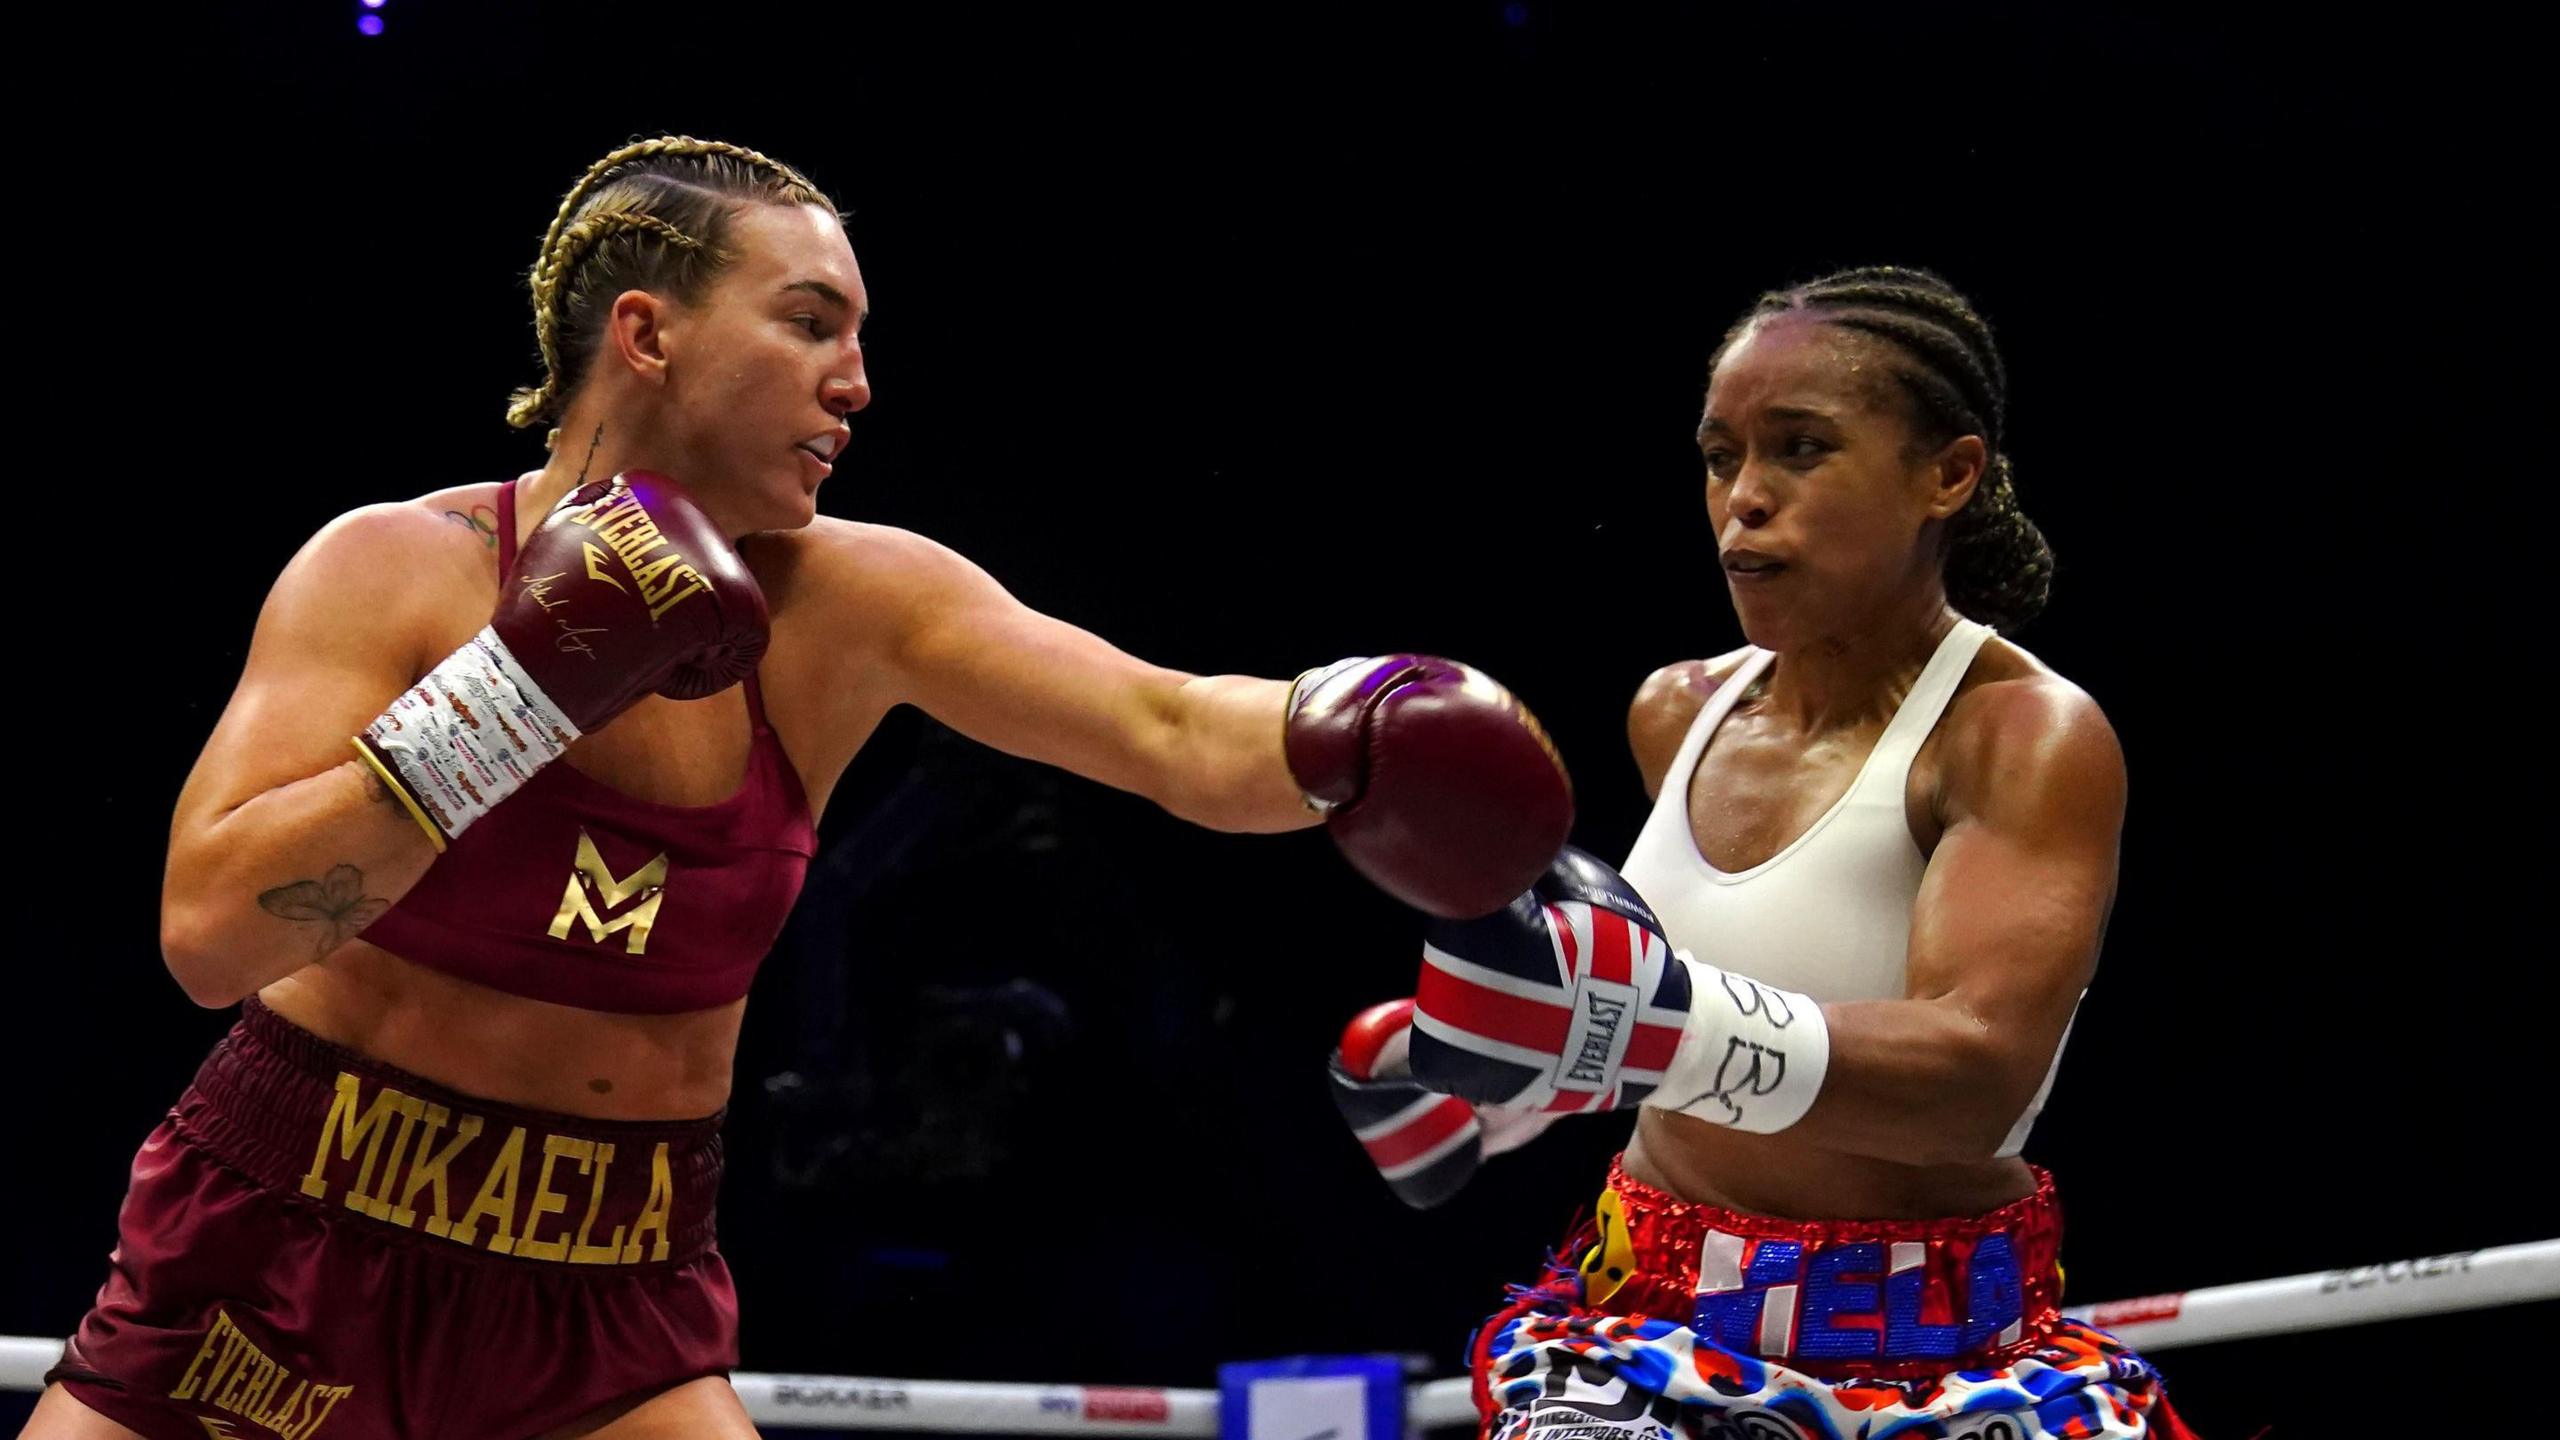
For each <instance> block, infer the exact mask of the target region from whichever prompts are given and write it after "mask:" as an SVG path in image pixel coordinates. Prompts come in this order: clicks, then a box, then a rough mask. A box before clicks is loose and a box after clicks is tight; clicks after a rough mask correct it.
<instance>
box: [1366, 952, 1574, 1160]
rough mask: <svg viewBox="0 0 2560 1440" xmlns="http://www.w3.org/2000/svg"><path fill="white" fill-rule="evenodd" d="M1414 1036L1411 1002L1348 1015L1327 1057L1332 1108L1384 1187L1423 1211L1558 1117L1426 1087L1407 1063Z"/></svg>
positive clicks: (1540, 1110) (1535, 1135)
mask: <svg viewBox="0 0 2560 1440" xmlns="http://www.w3.org/2000/svg"><path fill="white" fill-rule="evenodd" d="M1412 1038H1413V1002H1412V1001H1411V1000H1389V1001H1387V1002H1386V1003H1384V1004H1382V1005H1372V1006H1370V1007H1369V1008H1368V1009H1366V1010H1363V1011H1361V1012H1360V1013H1359V1014H1358V1015H1355V1016H1353V1017H1352V1019H1351V1023H1350V1024H1349V1025H1346V1026H1344V1027H1343V1031H1342V1044H1341V1046H1340V1047H1339V1048H1338V1049H1336V1050H1335V1051H1334V1052H1333V1063H1332V1065H1331V1066H1330V1069H1331V1071H1332V1075H1333V1103H1334V1107H1335V1108H1336V1109H1338V1110H1340V1111H1341V1112H1342V1118H1343V1121H1344V1123H1346V1124H1348V1125H1349V1126H1350V1127H1351V1134H1352V1137H1353V1138H1355V1139H1357V1140H1358V1141H1359V1142H1360V1145H1361V1148H1362V1149H1364V1150H1366V1151H1368V1152H1369V1160H1370V1163H1372V1164H1374V1165H1376V1166H1377V1167H1378V1173H1379V1174H1380V1175H1383V1176H1385V1177H1386V1181H1387V1188H1389V1189H1391V1190H1393V1191H1395V1193H1396V1198H1397V1199H1399V1200H1402V1201H1403V1202H1404V1203H1406V1204H1407V1205H1410V1206H1412V1207H1413V1208H1414V1209H1416V1210H1428V1209H1430V1208H1431V1207H1433V1206H1435V1205H1438V1204H1440V1203H1441V1202H1442V1201H1445V1200H1447V1199H1448V1198H1449V1197H1450V1196H1452V1195H1455V1194H1457V1193H1458V1191H1459V1189H1460V1188H1461V1187H1463V1186H1464V1185H1465V1184H1466V1183H1467V1181H1468V1179H1469V1178H1470V1177H1472V1176H1473V1175H1474V1174H1475V1173H1476V1167H1477V1166H1479V1165H1482V1164H1483V1163H1484V1162H1485V1161H1486V1160H1488V1159H1490V1158H1492V1157H1493V1156H1496V1155H1500V1154H1502V1153H1503V1152H1505V1151H1507V1150H1516V1149H1518V1148H1519V1147H1520V1146H1523V1145H1526V1144H1528V1143H1529V1142H1530V1141H1531V1140H1533V1139H1535V1138H1537V1136H1538V1135H1539V1133H1540V1132H1542V1131H1544V1130H1545V1129H1546V1128H1547V1127H1548V1126H1549V1125H1552V1124H1554V1123H1555V1122H1556V1120H1557V1119H1558V1117H1559V1114H1560V1112H1557V1111H1551V1110H1546V1109H1542V1108H1539V1107H1536V1106H1531V1107H1528V1108H1525V1109H1507V1108H1502V1107H1491V1106H1477V1105H1473V1104H1470V1103H1468V1102H1467V1101H1465V1100H1461V1099H1459V1098H1458V1097H1456V1096H1454V1095H1443V1094H1439V1093H1437V1092H1435V1091H1433V1090H1430V1089H1428V1088H1426V1087H1425V1086H1424V1085H1422V1084H1421V1082H1419V1081H1417V1080H1415V1079H1414V1078H1413V1071H1412V1069H1411V1068H1410V1066H1409V1065H1408V1063H1407V1053H1408V1047H1409V1046H1410V1044H1411V1041H1412Z"/></svg>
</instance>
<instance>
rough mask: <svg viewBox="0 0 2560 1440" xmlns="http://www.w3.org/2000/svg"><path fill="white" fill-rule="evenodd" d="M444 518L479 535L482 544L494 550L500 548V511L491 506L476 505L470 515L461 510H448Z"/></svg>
mask: <svg viewBox="0 0 2560 1440" xmlns="http://www.w3.org/2000/svg"><path fill="white" fill-rule="evenodd" d="M444 518H446V519H447V520H450V521H452V522H453V523H454V524H456V525H459V526H461V527H462V528H463V529H465V530H468V531H470V532H471V533H472V534H474V535H477V536H479V537H480V543H481V544H482V545H485V546H487V547H488V548H490V549H492V550H495V549H497V548H498V512H497V511H496V510H494V509H492V508H490V507H489V506H486V505H474V506H472V507H471V513H470V514H468V515H465V514H463V513H462V512H461V511H459V510H447V511H446V512H444Z"/></svg>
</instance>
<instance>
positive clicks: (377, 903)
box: [258, 778, 391, 960]
mask: <svg viewBox="0 0 2560 1440" xmlns="http://www.w3.org/2000/svg"><path fill="white" fill-rule="evenodd" d="M375 783H376V784H379V783H381V782H380V780H379V779H378V778H377V780H376V781H375ZM258 908H259V909H261V910H264V911H266V912H267V913H268V914H270V915H273V916H276V917H277V918H279V919H284V920H291V921H295V922H297V923H299V922H302V921H311V922H315V923H317V924H318V925H319V926H320V931H319V934H318V935H317V937H316V944H317V947H318V948H316V949H315V950H313V951H312V953H311V958H312V959H314V960H322V959H326V958H328V955H329V952H330V951H332V950H335V949H337V948H338V947H339V946H341V945H344V944H346V943H347V942H348V941H349V940H352V939H354V938H355V934H356V932H357V931H359V930H362V929H363V928H364V927H366V926H367V925H370V924H372V923H373V921H374V917H376V916H378V915H380V914H381V913H382V912H383V911H385V910H388V909H390V908H391V902H390V901H388V900H384V899H381V898H379V897H377V896H372V895H367V894H365V893H364V872H363V871H361V870H358V869H357V868H356V867H354V866H353V865H337V866H332V867H331V868H330V870H329V873H328V875H327V876H326V877H325V878H323V879H319V880H296V881H294V882H293V883H292V884H290V885H279V886H277V887H276V888H274V889H273V890H267V891H262V892H260V894H259V896H258Z"/></svg>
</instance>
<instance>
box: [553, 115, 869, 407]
mask: <svg viewBox="0 0 2560 1440" xmlns="http://www.w3.org/2000/svg"><path fill="white" fill-rule="evenodd" d="M747 204H770V205H823V206H825V207H826V208H827V209H828V210H829V211H833V210H834V209H835V203H834V202H833V201H831V200H829V199H828V198H827V197H826V195H825V193H824V192H822V191H820V190H819V189H818V187H817V186H816V185H815V184H813V183H811V182H810V180H809V177H807V176H806V175H803V174H801V173H800V172H799V171H798V170H795V169H793V168H792V167H790V166H788V165H785V164H783V163H782V162H781V161H779V160H776V159H773V158H772V157H771V156H768V155H765V154H763V153H761V152H759V151H755V150H750V149H748V148H747V147H746V146H743V145H732V144H730V143H728V142H726V141H722V140H703V139H697V138H695V137H693V136H690V135H661V136H658V137H656V138H654V139H649V140H640V141H635V142H634V143H632V144H629V145H625V146H623V147H622V148H621V149H619V150H616V151H614V152H613V153H612V154H610V155H607V156H605V157H604V158H603V159H601V160H598V161H597V162H596V163H595V164H593V165H591V166H589V167H587V172H586V173H585V174H584V175H581V176H579V177H578V182H577V183H576V184H574V185H572V186H570V187H569V193H568V194H567V195H565V196H563V197H562V198H561V201H560V208H559V210H558V211H557V212H556V213H555V214H554V215H553V216H552V217H551V228H550V229H549V230H548V231H546V232H545V233H544V234H543V237H542V251H541V253H540V255H539V256H537V257H536V258H535V260H534V263H533V274H532V289H533V331H534V341H535V343H536V345H537V346H538V347H539V349H540V350H541V352H542V371H543V374H542V382H541V383H540V384H538V385H531V386H526V387H524V388H521V389H518V390H517V391H515V392H514V393H513V394H512V395H510V396H509V397H508V403H507V423H508V424H510V425H513V426H515V427H517V428H519V429H523V428H526V427H529V426H533V425H538V424H541V423H542V422H544V421H546V420H550V421H556V420H558V419H559V417H560V414H561V412H562V411H563V410H564V409H566V408H567V404H568V397H569V396H570V394H571V393H572V392H574V391H575V390H576V388H577V386H578V384H579V383H580V382H581V381H582V380H583V379H584V378H585V372H586V368H587V365H588V363H589V362H590V361H591V360H592V358H593V356H594V353H595V350H596V347H597V345H598V344H599V343H600V341H601V339H602V321H603V319H604V314H603V311H604V308H605V307H606V306H608V305H609V304H610V303H611V300H612V297H613V296H615V295H618V294H620V293H622V292H623V291H625V290H630V289H643V290H654V291H660V292H663V293H666V294H670V295H673V296H676V297H678V298H680V299H688V300H689V299H692V298H694V297H696V296H698V295H699V294H700V293H701V291H702V288H703V287H704V286H705V285H707V284H708V283H709V282H710V281H711V279H712V278H713V277H715V276H717V275H718V274H719V272H720V271H721V270H723V269H725V268H726V267H727V266H728V264H729V263H730V261H732V260H734V259H735V258H736V255H735V253H734V251H733V249H732V248H731V246H730V244H729V236H730V231H731V222H732V220H733V218H734V216H735V215H736V214H737V213H738V211H739V210H740V209H741V207H743V206H744V205H747ZM558 438H559V431H558V430H556V429H555V430H553V431H552V432H551V435H550V439H549V441H547V442H546V443H557V441H558Z"/></svg>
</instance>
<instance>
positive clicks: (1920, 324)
mask: <svg viewBox="0 0 2560 1440" xmlns="http://www.w3.org/2000/svg"><path fill="white" fill-rule="evenodd" d="M1796 310H1807V311H1814V312H1817V313H1819V314H1820V315H1821V316H1822V318H1823V320H1824V321H1825V322H1826V323H1829V324H1833V325H1837V326H1840V327H1841V328H1843V329H1846V330H1854V331H1857V332H1858V333H1860V334H1864V335H1871V336H1874V337H1876V338H1877V339H1879V340H1881V341H1883V342H1885V345H1886V346H1887V347H1888V349H1889V350H1890V351H1891V352H1892V353H1893V355H1894V358H1895V360H1896V362H1897V363H1895V364H1894V365H1893V366H1892V372H1893V376H1894V379H1895V380H1897V381H1899V382H1900V383H1901V385H1902V388H1903V390H1904V391H1905V393H1907V394H1908V395H1909V396H1910V398H1911V400H1912V403H1913V405H1914V407H1915V408H1916V409H1917V411H1918V417H1917V418H1918V420H1919V422H1920V424H1919V430H1920V432H1921V439H1922V440H1923V442H1924V443H1928V444H1944V443H1946V442H1947V441H1949V440H1953V439H1955V438H1956V437H1957V436H1960V435H1979V436H1981V437H1982V440H1983V444H1984V445H1985V446H1987V447H1988V448H1989V449H1990V451H1991V463H1990V466H1989V467H1988V469H1986V470H1985V472H1984V474H1983V477H1982V479H1981V481H1980V483H1979V484H1977V485H1976V486H1975V487H1974V492H1973V494H1972V496H1971V497H1970V498H1968V499H1967V500H1966V501H1965V504H1964V508H1963V509H1961V510H1958V511H1957V512H1956V513H1955V516H1954V517H1953V518H1952V519H1951V520H1949V521H1948V523H1947V532H1946V545H1947V548H1946V583H1947V599H1948V600H1949V602H1950V603H1952V604H1953V605H1954V606H1955V607H1956V609H1958V610H1960V611H1962V612H1963V613H1964V614H1966V615H1968V616H1970V617H1972V618H1973V619H1975V620H1978V621H1980V622H1982V623H1983V624H1986V625H1989V626H1991V627H1993V628H1994V629H1997V630H2000V631H2002V632H2003V633H2007V632H2010V631H2014V630H2015V629H2017V627H2019V626H2021V625H2024V624H2026V623H2027V622H2028V621H2029V620H2032V619H2034V618H2035V617H2036V616H2037V614H2039V613H2040V612H2042V611H2043V609H2044V606H2045V601H2046V599H2047V598H2048V597H2049V596H2050V595H2051V593H2052V589H2053V547H2052V546H2050V545H2048V544H2047V543H2046V542H2045V538H2044V532H2043V531H2041V530H2038V529H2037V528H2036V525H2035V522H2034V521H2032V520H2030V519H2028V518H2027V515H2026V512H2025V511H2024V510H2022V509H2020V508H2019V505H2018V491H2017V478H2016V476H2017V471H2016V466H2015V465H2014V464H2013V463H2012V462H2011V461H2010V459H2009V456H2008V454H2007V453H2006V452H2005V451H2003V450H2002V449H2001V448H2000V441H2001V436H2002V435H2003V433H2004V432H2005V431H2006V429H2007V426H2008V419H2009V413H2008V412H2009V372H2008V367H2007V366H2006V365H2005V364H2004V363H2003V362H2002V360H2001V358H2000V348H1999V346H1998V345H1996V344H1994V343H1993V341H1992V337H1991V326H1990V323H1989V322H1988V321H1986V320H1984V319H1983V318H1982V316H1981V314H1980V313H1979V312H1977V311H1976V310H1975V309H1974V308H1973V304H1972V302H1970V301H1968V300H1967V299H1965V297H1964V296H1963V295H1962V294H1960V293H1959V292H1958V291H1957V290H1956V288H1955V287H1954V286H1952V285H1950V284H1948V283H1947V282H1946V281H1945V280H1943V279H1941V278H1940V277H1938V276H1937V275H1934V274H1931V273H1930V272H1929V271H1926V270H1919V269H1912V268H1907V267H1904V266H1898V265H1870V266H1862V267H1860V268H1857V269H1854V270H1842V271H1837V272H1835V273H1833V274H1830V275H1825V276H1823V277H1822V278H1821V279H1819V280H1814V281H1810V282H1808V283H1806V284H1803V285H1798V286H1795V287H1793V288H1791V289H1787V290H1780V291H1773V292H1771V293H1769V294H1766V295H1763V296H1761V297H1760V299H1759V301H1758V302H1757V303H1755V304H1754V305H1753V306H1752V307H1751V310H1750V311H1749V312H1748V313H1747V314H1745V315H1744V316H1743V318H1742V319H1741V320H1739V321H1737V322H1736V323H1735V325H1734V327H1733V329H1732V330H1730V331H1728V332H1727V333H1726V335H1725V338H1724V343H1723V344H1722V345H1721V346H1719V347H1718V348H1717V352H1716V358H1717V359H1718V360H1719V361H1721V360H1722V359H1723V356H1724V352H1725V351H1726V350H1729V349H1731V348H1732V346H1733V344H1734V342H1735V341H1737V340H1739V339H1740V338H1741V337H1742V335H1743V334H1744V332H1746V331H1747V330H1748V329H1749V328H1750V327H1751V325H1752V324H1753V323H1754V322H1756V321H1757V320H1759V319H1760V318H1761V317H1762V316H1766V315H1775V314H1783V313H1786V312H1789V311H1796Z"/></svg>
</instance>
